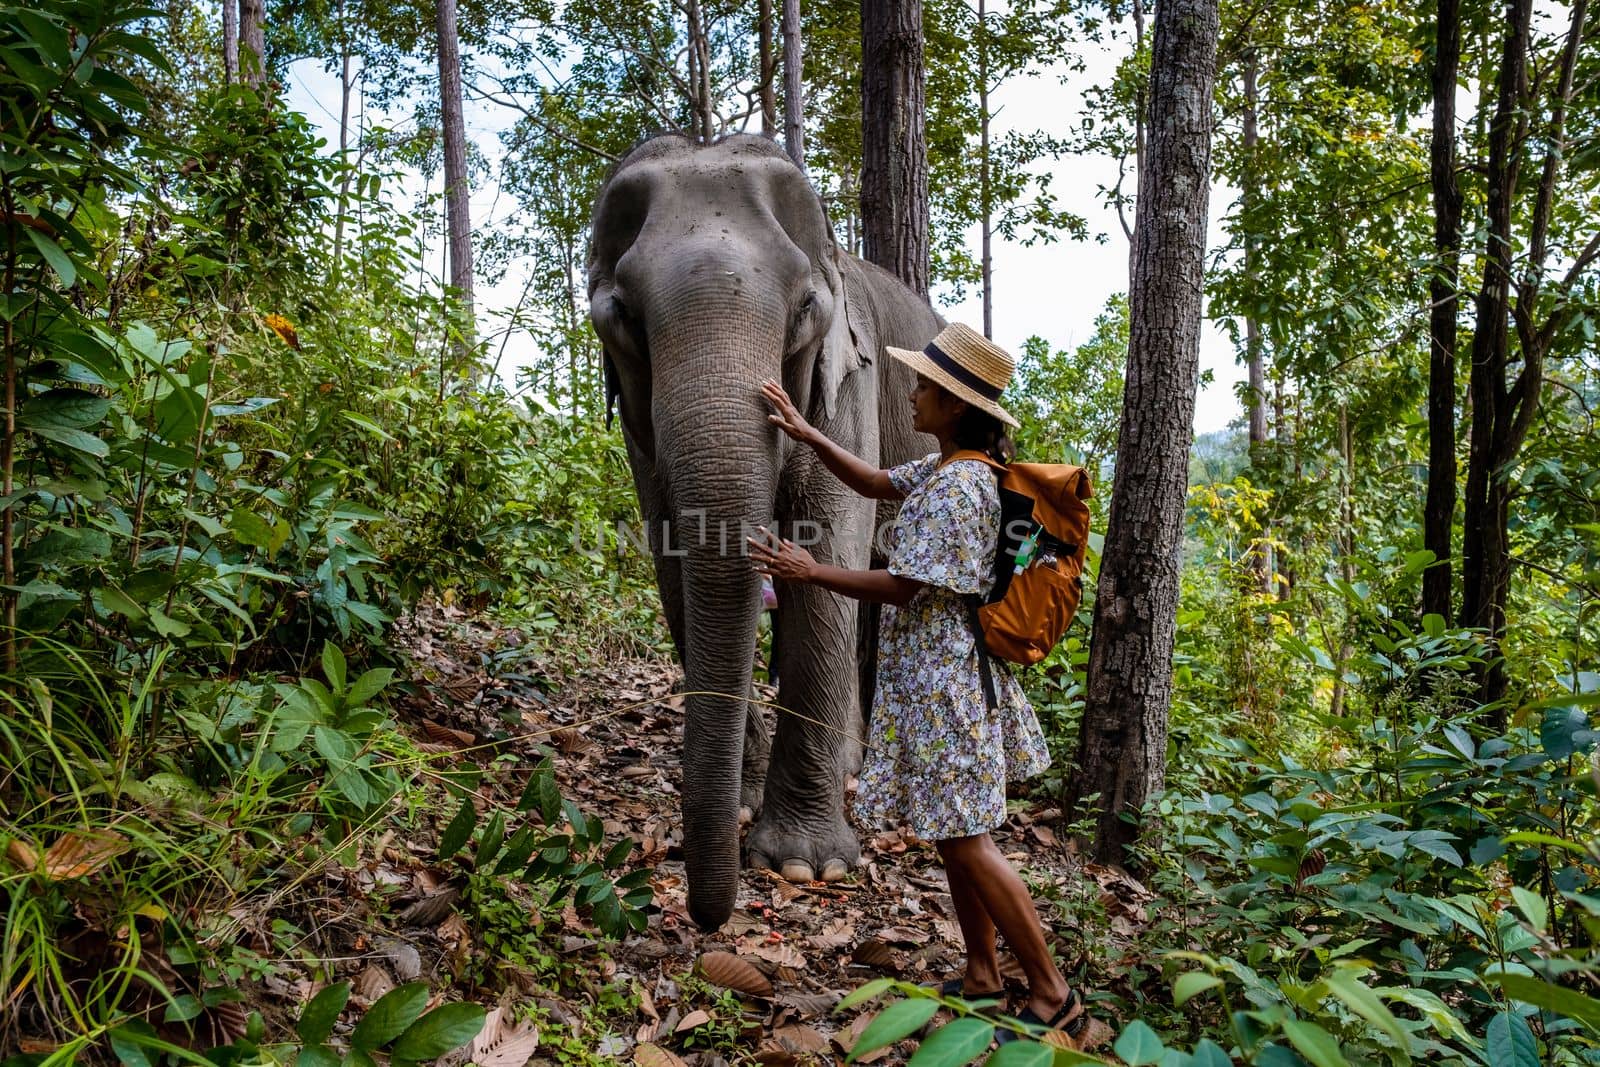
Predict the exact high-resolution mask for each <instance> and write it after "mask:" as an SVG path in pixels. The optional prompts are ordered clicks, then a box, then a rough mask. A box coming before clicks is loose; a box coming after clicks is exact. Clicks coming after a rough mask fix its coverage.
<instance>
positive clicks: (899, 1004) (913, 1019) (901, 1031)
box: [845, 997, 939, 1063]
mask: <svg viewBox="0 0 1600 1067" xmlns="http://www.w3.org/2000/svg"><path fill="white" fill-rule="evenodd" d="M938 1010H939V1002H938V1001H937V1000H933V999H931V998H928V997H914V998H912V999H911V1000H897V1001H895V1002H894V1003H893V1004H890V1005H889V1006H888V1007H887V1008H884V1009H883V1010H882V1011H880V1012H879V1013H878V1015H877V1017H876V1018H874V1019H873V1020H872V1022H870V1023H868V1024H867V1028H866V1029H865V1030H863V1031H861V1036H860V1037H859V1038H857V1039H856V1043H855V1045H854V1047H852V1048H851V1049H850V1055H849V1057H847V1058H846V1059H845V1062H846V1063H854V1062H855V1061H856V1057H858V1056H865V1055H866V1054H867V1053H869V1052H876V1051H877V1050H878V1049H880V1048H883V1047H884V1046H886V1045H892V1044H894V1043H895V1042H896V1041H899V1040H900V1039H901V1038H902V1037H905V1036H907V1035H908V1034H912V1033H915V1032H916V1031H917V1030H919V1029H920V1028H921V1027H922V1024H923V1023H925V1022H927V1021H928V1020H929V1019H931V1018H933V1016H934V1014H935V1013H936V1012H938Z"/></svg>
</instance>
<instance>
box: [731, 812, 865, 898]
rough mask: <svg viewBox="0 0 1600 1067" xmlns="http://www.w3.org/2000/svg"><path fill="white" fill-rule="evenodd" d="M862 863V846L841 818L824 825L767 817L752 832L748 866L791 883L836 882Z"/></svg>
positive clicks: (839, 816) (837, 817) (841, 816)
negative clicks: (781, 876)
mask: <svg viewBox="0 0 1600 1067" xmlns="http://www.w3.org/2000/svg"><path fill="white" fill-rule="evenodd" d="M860 862H861V842H860V841H859V840H857V838H856V834H855V831H854V830H852V829H850V826H849V824H848V823H846V822H845V821H844V816H843V815H842V814H840V815H838V816H836V817H835V819H833V820H830V821H828V822H827V823H824V824H821V825H814V824H802V823H787V824H786V823H785V822H784V821H783V820H781V819H779V818H776V817H771V816H766V815H764V816H763V817H762V819H761V821H760V822H759V823H757V824H756V827H755V829H753V830H751V831H750V840H749V863H750V866H752V867H765V868H767V869H768V870H773V871H777V872H778V873H779V874H781V875H783V877H785V878H787V879H788V880H789V881H791V882H812V881H816V880H817V879H819V878H820V879H821V880H822V881H824V882H837V881H840V880H842V879H843V878H844V877H845V875H847V874H849V873H850V869H851V868H852V867H854V866H856V865H857V864H858V863H860Z"/></svg>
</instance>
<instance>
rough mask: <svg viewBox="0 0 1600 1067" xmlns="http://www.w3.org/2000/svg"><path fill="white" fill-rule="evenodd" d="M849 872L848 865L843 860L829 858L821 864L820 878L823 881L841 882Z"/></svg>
mask: <svg viewBox="0 0 1600 1067" xmlns="http://www.w3.org/2000/svg"><path fill="white" fill-rule="evenodd" d="M849 873H850V865H849V864H847V863H845V861H844V860H837V859H835V860H829V861H828V862H827V863H824V864H823V865H822V880H823V881H824V882H842V881H844V879H845V876H846V875H847V874H849Z"/></svg>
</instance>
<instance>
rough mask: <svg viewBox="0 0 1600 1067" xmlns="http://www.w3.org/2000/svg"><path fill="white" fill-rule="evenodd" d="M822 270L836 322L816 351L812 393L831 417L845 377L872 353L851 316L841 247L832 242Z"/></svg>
mask: <svg viewBox="0 0 1600 1067" xmlns="http://www.w3.org/2000/svg"><path fill="white" fill-rule="evenodd" d="M822 263H823V273H824V274H825V275H826V277H827V279H828V290H829V293H830V295H831V296H832V297H833V322H832V323H831V324H830V325H829V326H828V332H827V334H826V335H825V336H824V337H823V339H822V348H821V350H820V351H819V352H818V353H817V367H816V387H815V391H814V393H813V395H814V396H816V397H819V398H820V399H821V401H822V410H823V413H824V414H825V415H827V417H828V418H830V419H831V418H832V417H833V413H834V410H835V408H837V407H838V401H839V389H840V388H841V387H842V386H843V385H844V380H845V379H846V378H847V377H849V376H850V375H851V374H852V373H854V372H855V371H856V370H858V369H860V368H861V367H864V366H866V365H867V364H869V363H871V362H872V357H871V356H870V355H869V354H868V353H867V352H866V350H865V348H864V347H863V346H862V344H861V335H860V333H859V332H858V331H857V330H856V329H855V325H854V324H853V323H852V321H851V320H852V319H853V318H855V315H854V314H853V313H852V309H851V308H850V306H849V301H848V298H847V297H846V296H845V281H844V270H843V266H844V264H843V263H842V262H841V256H840V253H839V247H838V246H837V245H835V246H833V248H832V249H831V250H830V253H829V254H827V255H825V256H824V257H823V260H822Z"/></svg>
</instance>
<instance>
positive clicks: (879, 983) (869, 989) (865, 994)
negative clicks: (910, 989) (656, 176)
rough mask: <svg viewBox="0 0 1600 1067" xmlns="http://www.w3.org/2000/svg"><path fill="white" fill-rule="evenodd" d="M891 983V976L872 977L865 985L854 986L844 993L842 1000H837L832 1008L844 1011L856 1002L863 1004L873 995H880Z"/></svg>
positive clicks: (892, 983) (892, 981)
mask: <svg viewBox="0 0 1600 1067" xmlns="http://www.w3.org/2000/svg"><path fill="white" fill-rule="evenodd" d="M893 985H894V979H892V978H874V979H873V980H872V981H870V982H868V983H867V984H866V985H860V986H856V988H854V989H852V990H851V991H850V992H849V993H848V994H846V995H845V998H844V999H843V1000H841V1001H839V1003H838V1005H837V1006H836V1007H835V1008H834V1009H833V1010H834V1011H844V1010H845V1009H846V1008H853V1007H855V1006H856V1005H857V1004H865V1003H866V1002H867V1001H869V1000H872V999H873V998H874V997H880V996H882V995H883V994H884V993H885V992H887V991H888V989H889V988H890V987H891V986H893Z"/></svg>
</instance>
